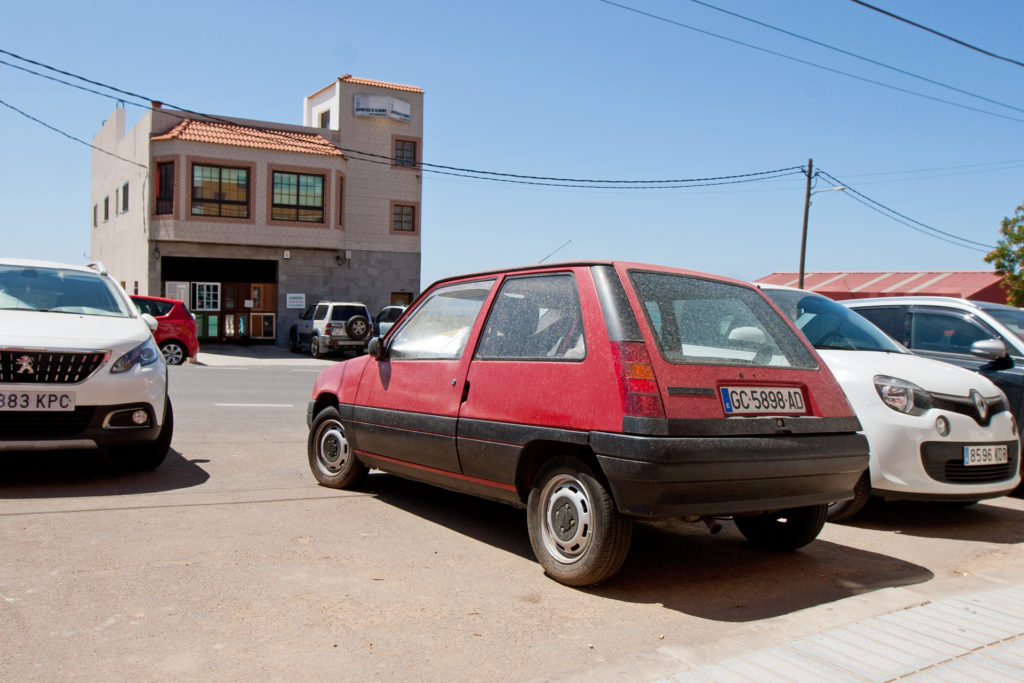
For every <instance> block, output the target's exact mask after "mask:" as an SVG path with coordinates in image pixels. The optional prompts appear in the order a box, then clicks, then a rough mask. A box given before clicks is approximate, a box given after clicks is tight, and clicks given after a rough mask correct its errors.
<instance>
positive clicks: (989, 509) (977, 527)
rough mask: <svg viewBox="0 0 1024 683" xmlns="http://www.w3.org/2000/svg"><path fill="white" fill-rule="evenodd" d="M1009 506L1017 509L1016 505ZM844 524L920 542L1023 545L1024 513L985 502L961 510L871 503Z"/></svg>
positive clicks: (947, 505) (958, 507)
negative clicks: (914, 538) (949, 541)
mask: <svg viewBox="0 0 1024 683" xmlns="http://www.w3.org/2000/svg"><path fill="white" fill-rule="evenodd" d="M996 500H999V499H998V498H997V499H996ZM1007 500H1009V499H1007ZM1011 504H1014V505H1017V506H1018V507H1019V503H1014V502H1011ZM844 524H846V525H848V526H855V527H859V528H861V529H873V530H876V531H891V532H897V533H901V534H904V535H909V536H920V537H923V538H948V539H951V540H955V541H979V542H985V543H1021V542H1022V541H1024V510H1019V509H1014V508H1012V507H1005V506H1003V505H994V504H991V503H986V502H985V501H982V502H980V503H977V504H975V505H971V506H967V507H965V506H963V505H956V504H952V503H919V502H911V501H892V502H882V501H880V500H872V501H870V503H869V504H868V506H867V507H865V508H864V510H863V511H862V512H861V513H860V514H859V515H857V516H856V517H854V518H853V519H850V520H848V521H846V522H844Z"/></svg>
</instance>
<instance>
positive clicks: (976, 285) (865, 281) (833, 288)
mask: <svg viewBox="0 0 1024 683" xmlns="http://www.w3.org/2000/svg"><path fill="white" fill-rule="evenodd" d="M754 282H756V283H760V284H769V285H785V286H787V287H796V286H797V285H798V284H799V282H800V276H799V274H798V273H772V274H771V275H766V276H764V277H762V278H759V279H757V280H754ZM1002 282H1003V278H1002V277H1001V276H999V275H997V274H996V273H994V272H992V271H986V270H924V271H919V270H901V271H885V272H883V271H874V272H850V273H838V272H834V273H805V274H804V289H806V290H809V291H812V292H817V293H819V294H824V295H825V296H827V297H829V298H830V299H836V300H840V299H867V298H869V297H875V296H911V295H914V296H952V297H956V298H958V299H974V300H975V301H991V302H993V303H997V304H1005V303H1006V291H1005V290H1003V288H1002V286H1001V285H1002Z"/></svg>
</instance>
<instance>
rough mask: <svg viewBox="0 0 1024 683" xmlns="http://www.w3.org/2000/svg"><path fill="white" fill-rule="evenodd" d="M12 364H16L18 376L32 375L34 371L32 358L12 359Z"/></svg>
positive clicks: (20, 357)
mask: <svg viewBox="0 0 1024 683" xmlns="http://www.w3.org/2000/svg"><path fill="white" fill-rule="evenodd" d="M14 362H15V363H17V364H18V372H17V373H16V374H18V375H34V374H36V369H35V368H34V367H33V364H34V363H35V360H34V359H33V358H32V356H19V357H17V358H15V359H14Z"/></svg>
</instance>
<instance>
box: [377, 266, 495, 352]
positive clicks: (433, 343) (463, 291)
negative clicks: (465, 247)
mask: <svg viewBox="0 0 1024 683" xmlns="http://www.w3.org/2000/svg"><path fill="white" fill-rule="evenodd" d="M493 286H494V280H493V279H491V280H476V281H473V282H462V283H459V284H453V285H444V286H441V287H438V288H437V289H435V290H434V291H432V292H430V293H429V294H428V295H427V296H426V298H425V299H424V300H423V301H422V303H420V305H419V306H417V308H416V310H415V311H413V312H412V315H411V316H409V318H407V319H406V321H405V322H404V323H403V324H402V327H401V328H399V329H398V330H397V331H395V333H394V334H393V335H392V336H391V337H390V341H389V343H388V355H389V357H390V358H391V359H392V360H443V359H455V358H460V357H461V356H462V352H463V351H464V350H465V348H466V342H467V341H468V340H469V333H470V331H471V330H472V329H473V324H474V323H475V322H476V319H477V316H478V315H479V314H480V308H481V307H482V306H483V304H484V301H485V300H486V299H487V295H488V294H489V293H490V291H491V288H492V287H493Z"/></svg>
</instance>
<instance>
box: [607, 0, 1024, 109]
mask: <svg viewBox="0 0 1024 683" xmlns="http://www.w3.org/2000/svg"><path fill="white" fill-rule="evenodd" d="M599 2H603V3H605V4H606V5H612V6H613V7H618V8H620V9H624V10H627V11H629V12H635V13H636V14H640V15H642V16H645V17H648V18H650V19H656V20H657V21H663V22H665V23H667V24H671V25H673V26H678V27H680V28H685V29H688V30H690V31H695V32H697V33H700V34H703V35H706V36H711V37H712V38H718V39H719V40H724V41H726V42H729V43H733V44H735V45H742V46H743V47H748V48H750V49H752V50H757V51H758V52H764V53H765V54H770V55H774V56H776V57H781V58H782V59H788V60H789V61H791V62H797V63H799V64H804V65H806V66H812V67H814V68H815V69H821V70H822V71H828V72H829V73H834V74H838V75H840V76H846V77H847V78H853V79H855V80H858V81H862V82H864V83H870V84H872V85H877V86H879V87H882V88H887V89H889V90H895V91H897V92H901V93H904V94H907V95H914V96H915V97H920V98H923V99H926V100H932V101H933V102H940V103H942V104H948V105H949V106H952V107H958V108H960V109H966V110H968V111H973V112H978V113H980V114H986V115H988V116H995V117H998V118H1001V119H1006V120H1008V121H1016V122H1017V123H1024V119H1020V118H1017V117H1015V116H1008V115H1006V114H1000V113H999V112H994V111H988V110H987V109H979V108H978V107H972V106H970V105H968V104H963V103H960V102H953V101H952V100H946V99H943V98H941V97H935V96H933V95H926V94H924V93H920V92H917V91H915V90H909V89H907V88H901V87H899V86H897V85H891V84H889V83H883V82H881V81H876V80H874V79H871V78H866V77H864V76H858V75H856V74H852V73H849V72H847V71H842V70H840V69H833V68H832V67H830V66H825V65H823V64H817V63H815V62H811V61H808V60H806V59H801V58H799V57H793V56H791V55H787V54H784V53H782V52H776V51H775V50H769V49H768V48H765V47H760V46H758V45H753V44H752V43H746V42H743V41H742V40H736V39H735V38H729V37H726V36H723V35H720V34H718V33H712V32H711V31H705V30H704V29H700V28H697V27H696V26H690V25H688V24H684V23H682V22H679V21H675V20H674V19H668V18H666V17H662V16H659V15H657V14H652V13H651V12H646V11H644V10H640V9H636V8H635V7H630V6H628V5H622V4H619V3H617V2H612V0H599Z"/></svg>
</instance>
